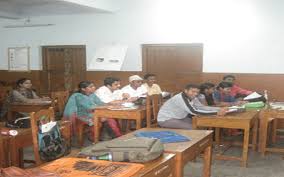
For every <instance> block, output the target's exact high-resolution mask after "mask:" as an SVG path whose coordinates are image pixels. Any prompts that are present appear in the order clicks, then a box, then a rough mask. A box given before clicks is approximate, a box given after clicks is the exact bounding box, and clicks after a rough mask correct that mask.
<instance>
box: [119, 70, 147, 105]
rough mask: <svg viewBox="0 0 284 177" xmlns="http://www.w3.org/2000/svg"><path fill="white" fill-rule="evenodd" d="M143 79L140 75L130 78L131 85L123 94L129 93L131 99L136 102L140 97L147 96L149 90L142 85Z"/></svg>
mask: <svg viewBox="0 0 284 177" xmlns="http://www.w3.org/2000/svg"><path fill="white" fill-rule="evenodd" d="M142 81H143V79H142V78H141V77H140V76H138V75H133V76H130V77H129V85H127V86H124V87H123V88H122V89H121V91H122V93H123V94H124V93H127V94H129V96H130V99H131V100H133V101H135V100H137V99H138V98H139V97H141V96H144V95H146V94H147V89H146V88H145V86H143V85H142Z"/></svg>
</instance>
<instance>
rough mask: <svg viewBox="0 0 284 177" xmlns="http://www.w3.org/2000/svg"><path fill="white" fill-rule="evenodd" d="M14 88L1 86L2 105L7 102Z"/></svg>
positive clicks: (0, 99) (0, 101)
mask: <svg viewBox="0 0 284 177" xmlns="http://www.w3.org/2000/svg"><path fill="white" fill-rule="evenodd" d="M11 90H12V87H8V86H0V106H2V104H3V103H4V102H5V100H6V98H7V96H8V95H9V92H10V91H11Z"/></svg>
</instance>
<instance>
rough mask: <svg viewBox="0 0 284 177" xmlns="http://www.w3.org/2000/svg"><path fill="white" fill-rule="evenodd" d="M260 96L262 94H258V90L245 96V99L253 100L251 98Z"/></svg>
mask: <svg viewBox="0 0 284 177" xmlns="http://www.w3.org/2000/svg"><path fill="white" fill-rule="evenodd" d="M260 97H261V95H260V94H258V93H256V92H253V93H251V94H250V95H248V96H246V97H245V98H244V100H251V99H255V98H260Z"/></svg>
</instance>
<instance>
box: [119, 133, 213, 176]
mask: <svg viewBox="0 0 284 177" xmlns="http://www.w3.org/2000/svg"><path fill="white" fill-rule="evenodd" d="M164 130H166V131H174V132H176V133H178V134H181V135H184V136H186V137H188V138H190V139H191V141H188V142H180V143H167V144H164V148H165V152H166V153H173V154H175V155H176V156H175V176H176V177H183V168H184V166H185V164H186V163H187V162H189V161H191V160H194V159H195V158H196V157H197V156H198V155H199V154H200V153H201V152H204V162H203V163H204V166H203V175H202V176H203V177H210V173H211V159H212V131H209V130H182V129H164V128H142V129H140V130H136V131H134V132H132V133H129V134H126V135H123V136H121V137H119V139H120V138H121V139H126V138H131V137H133V136H135V135H134V134H135V133H136V132H139V131H164Z"/></svg>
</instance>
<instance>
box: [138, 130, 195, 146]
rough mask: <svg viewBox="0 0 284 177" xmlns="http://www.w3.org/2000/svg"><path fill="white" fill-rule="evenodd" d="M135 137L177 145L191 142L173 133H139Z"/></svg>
mask: <svg viewBox="0 0 284 177" xmlns="http://www.w3.org/2000/svg"><path fill="white" fill-rule="evenodd" d="M135 136H137V137H147V138H156V139H160V141H161V142H162V143H177V142H186V141H190V140H191V139H190V138H188V137H186V136H183V135H180V134H178V133H176V132H172V131H153V132H148V131H147V132H137V133H135Z"/></svg>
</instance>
